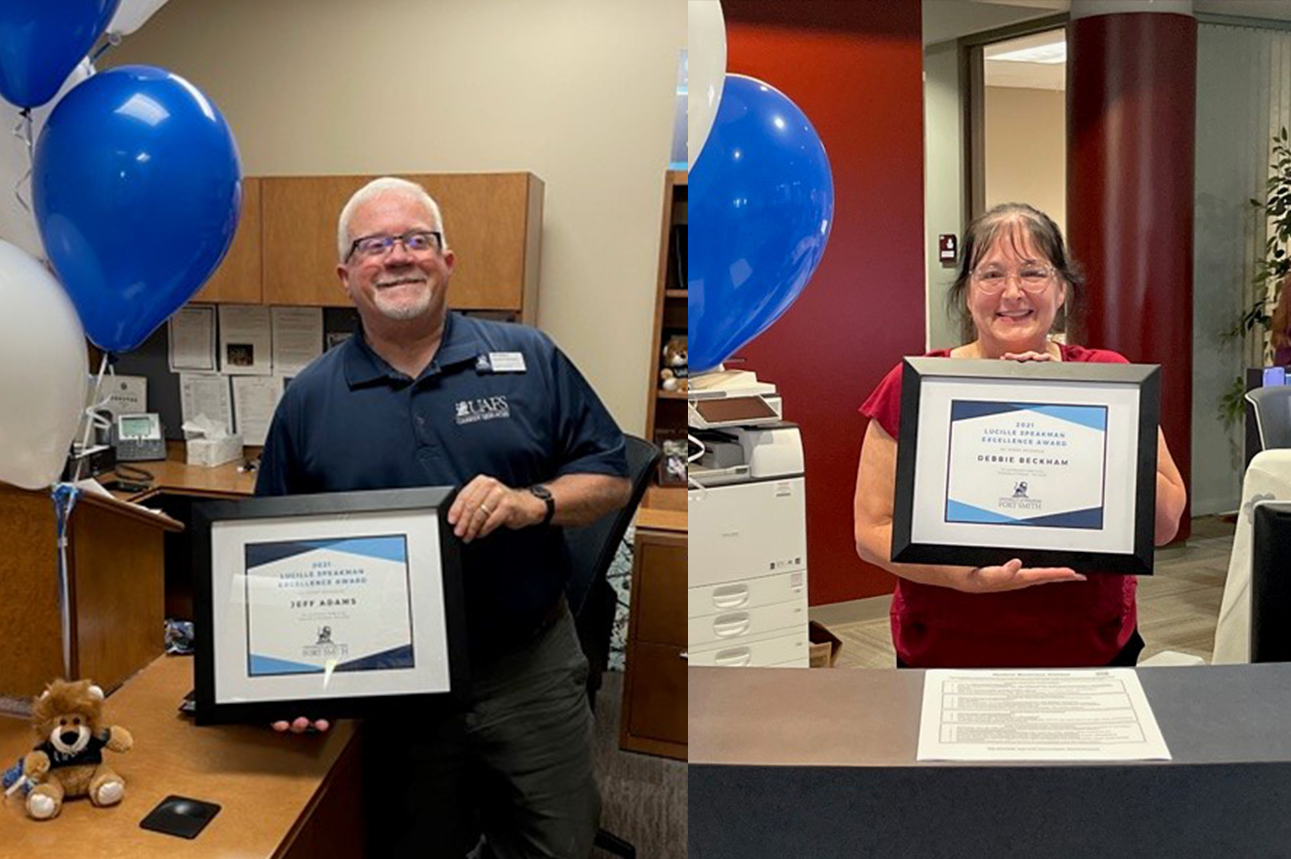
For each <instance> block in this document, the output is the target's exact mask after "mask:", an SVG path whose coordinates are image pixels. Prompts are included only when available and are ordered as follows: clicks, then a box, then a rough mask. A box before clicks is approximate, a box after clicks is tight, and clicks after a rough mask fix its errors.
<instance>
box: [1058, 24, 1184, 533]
mask: <svg viewBox="0 0 1291 859" xmlns="http://www.w3.org/2000/svg"><path fill="white" fill-rule="evenodd" d="M1154 5H1155V8H1156V9H1158V10H1159V9H1160V8H1161V6H1165V5H1167V4H1166V3H1157V4H1154ZM1171 5H1172V8H1180V7H1182V8H1183V9H1184V10H1185V11H1187V10H1188V9H1190V6H1191V3H1183V4H1179V3H1177V2H1176V3H1173V4H1171ZM1133 6H1134V4H1133V3H1132V2H1131V3H1125V2H1122V3H1119V4H1109V3H1098V2H1084V3H1082V2H1081V0H1075V2H1073V3H1072V10H1071V12H1072V20H1071V22H1070V23H1069V24H1068V28H1067V233H1068V240H1069V243H1070V245H1071V250H1072V254H1073V256H1074V257H1075V258H1076V259H1077V260H1078V261H1080V262H1081V263H1082V264H1083V265H1084V267H1085V271H1086V274H1087V276H1088V286H1087V289H1086V294H1085V299H1086V300H1085V319H1084V324H1083V326H1077V328H1076V332H1077V333H1076V337H1077V342H1080V343H1083V344H1085V345H1088V346H1096V347H1101V348H1106V349H1114V350H1116V351H1117V352H1120V353H1121V354H1123V355H1125V356H1126V357H1127V358H1129V359H1130V360H1131V361H1133V362H1135V363H1145V364H1160V365H1161V426H1162V429H1163V431H1164V433H1165V437H1166V442H1167V444H1168V445H1169V448H1170V453H1171V454H1172V455H1173V457H1174V461H1175V462H1176V463H1177V464H1178V465H1179V470H1180V471H1181V472H1182V473H1183V478H1184V482H1185V485H1189V484H1190V481H1191V472H1192V468H1191V459H1192V457H1191V447H1192V263H1193V260H1192V222H1193V148H1194V136H1195V134H1196V131H1195V128H1194V123H1195V116H1196V77H1197V22H1196V20H1195V19H1194V18H1193V17H1192V16H1191V15H1190V14H1176V13H1173V12H1161V11H1153V12H1132V11H1130V12H1121V11H1117V12H1116V13H1115V14H1094V15H1092V16H1090V17H1081V15H1082V12H1090V11H1093V12H1097V11H1100V10H1102V9H1108V8H1111V9H1116V10H1123V9H1130V8H1133ZM1189 516H1190V512H1189V511H1188V510H1185V511H1184V517H1183V521H1182V522H1181V523H1180V528H1179V539H1182V538H1184V537H1187V536H1188V534H1189V531H1190V526H1189V519H1188V517H1189Z"/></svg>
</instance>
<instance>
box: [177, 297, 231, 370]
mask: <svg viewBox="0 0 1291 859" xmlns="http://www.w3.org/2000/svg"><path fill="white" fill-rule="evenodd" d="M166 325H167V326H168V328H167V338H166V339H167V342H168V344H169V345H168V349H167V354H168V358H169V362H170V372H172V373H180V372H185V371H190V372H204V373H213V372H215V371H216V369H218V368H217V367H216V366H215V305H213V304H186V305H184V306H183V307H181V308H180V309H179V310H176V311H175V313H174V314H173V315H172V316H171V317H170V319H169V320H168V321H167V323H166Z"/></svg>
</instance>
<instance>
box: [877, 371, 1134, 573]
mask: <svg viewBox="0 0 1291 859" xmlns="http://www.w3.org/2000/svg"><path fill="white" fill-rule="evenodd" d="M1158 374H1159V368H1158V367H1157V366H1155V365H1140V364H1092V363H1049V362H1026V363H1021V362H1017V361H985V360H982V361H978V360H953V359H950V358H907V359H905V367H904V369H903V371H902V377H901V428H900V437H899V439H898V446H897V473H896V497H895V499H894V504H893V524H892V560H893V561H897V562H901V563H927V564H960V565H966V566H974V567H980V566H988V565H993V564H1003V563H1005V562H1006V561H1008V560H1009V559H1011V558H1020V559H1021V560H1022V563H1023V565H1024V566H1027V567H1071V568H1073V569H1075V570H1077V571H1079V572H1085V573H1095V572H1105V573H1129V574H1133V575H1151V573H1152V562H1153V545H1152V538H1153V533H1154V529H1155V515H1156V461H1157V422H1158V418H1159V414H1160V405H1159V403H1160V381H1159V375H1158Z"/></svg>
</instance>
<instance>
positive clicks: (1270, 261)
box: [1220, 128, 1291, 425]
mask: <svg viewBox="0 0 1291 859" xmlns="http://www.w3.org/2000/svg"><path fill="white" fill-rule="evenodd" d="M1251 205H1252V206H1253V207H1254V208H1255V209H1256V210H1263V214H1264V217H1265V219H1266V223H1267V227H1268V238H1267V239H1266V240H1265V242H1264V256H1263V257H1262V258H1261V259H1259V260H1256V262H1255V274H1254V276H1253V277H1252V278H1251V281H1252V283H1253V284H1254V285H1255V294H1256V296H1261V297H1257V298H1256V299H1255V301H1254V302H1252V304H1251V306H1250V307H1249V308H1248V309H1247V310H1246V312H1245V313H1243V314H1242V315H1241V317H1240V318H1239V319H1238V320H1237V321H1236V322H1235V323H1233V326H1232V327H1231V328H1230V329H1229V330H1228V331H1227V332H1226V334H1227V336H1229V337H1231V338H1237V337H1254V336H1259V337H1260V338H1261V341H1262V345H1263V348H1262V352H1263V354H1264V356H1265V358H1266V360H1267V359H1268V358H1270V357H1271V356H1272V354H1273V347H1272V341H1271V335H1272V332H1271V331H1270V330H1269V321H1270V318H1271V316H1270V308H1272V307H1275V306H1276V305H1277V301H1278V298H1279V295H1280V292H1281V288H1282V282H1283V280H1284V279H1285V278H1286V276H1287V275H1288V274H1289V273H1291V252H1289V251H1291V144H1289V143H1288V138H1287V130H1286V129H1285V128H1283V129H1281V130H1280V131H1279V133H1278V134H1275V135H1274V136H1273V163H1272V164H1271V165H1270V175H1269V178H1268V182H1267V185H1266V187H1265V193H1264V199H1263V200H1257V199H1255V198H1251ZM1257 329H1258V332H1257ZM1245 393H1246V385H1245V383H1244V381H1243V380H1242V378H1241V377H1240V376H1238V377H1236V378H1235V379H1233V384H1232V385H1231V386H1230V387H1229V389H1228V391H1226V392H1225V393H1224V395H1223V396H1222V397H1221V398H1220V412H1221V413H1222V414H1223V416H1224V421H1225V423H1227V424H1229V425H1232V424H1233V423H1236V422H1237V421H1238V420H1240V419H1241V417H1242V415H1243V413H1244V411H1245V401H1244V395H1245Z"/></svg>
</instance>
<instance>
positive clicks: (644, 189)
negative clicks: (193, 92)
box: [100, 0, 686, 433]
mask: <svg viewBox="0 0 1291 859" xmlns="http://www.w3.org/2000/svg"><path fill="white" fill-rule="evenodd" d="M683 6H684V4H683V3H682V2H681V0H614V2H606V0H542V2H535V0H435V2H433V3H432V2H425V0H381V2H366V3H359V2H354V0H220V2H218V3H215V2H210V0H170V2H169V3H168V4H167V5H166V6H165V7H163V8H162V9H161V11H160V12H158V13H157V14H156V16H154V17H153V18H152V20H150V21H149V22H148V23H147V24H146V25H145V26H144V27H143V28H142V29H140V30H139V31H138V32H137V33H135V34H134V35H132V36H129V37H127V39H126V40H125V42H124V43H123V44H122V45H121V46H120V47H118V48H116V49H114V50H113V51H112V52H111V53H110V54H108V55H105V56H104V57H103V60H104V62H103V63H101V64H100V65H101V66H103V65H119V64H122V63H149V64H153V65H159V66H163V67H165V68H167V69H170V70H171V71H174V72H176V73H178V74H180V75H182V76H184V77H186V78H188V79H189V80H190V81H192V82H193V83H194V84H195V85H197V87H198V88H199V89H201V90H202V91H203V92H204V93H206V94H207V96H209V97H210V98H211V99H212V100H213V101H214V102H215V103H216V104H217V105H218V106H219V108H220V110H221V111H222V112H223V113H224V115H225V117H226V118H227V119H228V121H229V123H230V125H231V126H232V127H233V131H234V134H235V135H236V137H237V141H238V148H239V149H240V151H241V154H242V167H243V170H244V171H245V172H246V173H247V174H248V175H265V174H277V175H283V174H316V173H322V174H326V173H380V172H402V171H425V172H471V171H490V170H529V171H532V172H533V173H535V174H537V175H538V176H539V177H540V178H542V180H543V181H544V183H545V184H546V196H545V213H544V227H543V244H542V278H541V286H540V298H539V325H540V326H541V327H542V328H543V329H544V330H546V331H547V332H548V333H550V334H551V335H552V336H553V337H554V338H555V339H556V341H557V342H558V343H559V344H560V345H561V347H562V348H564V350H565V351H566V352H567V353H569V355H570V356H571V357H572V358H573V359H574V361H575V363H577V364H578V366H579V367H580V369H582V371H583V373H584V375H586V376H587V377H588V379H589V380H590V381H591V382H592V384H593V385H594V386H595V387H596V389H597V391H598V392H599V393H600V395H601V397H602V399H604V400H605V403H606V405H607V406H609V408H610V410H611V411H612V412H613V413H614V416H615V417H616V418H617V419H618V421H619V423H620V425H621V426H622V427H623V428H624V429H625V430H627V431H629V432H637V433H640V432H642V431H643V429H644V425H645V405H646V397H647V385H646V381H647V375H648V373H649V372H650V367H651V366H653V364H654V357H653V354H652V353H653V346H652V343H651V334H650V329H651V326H652V324H653V317H654V298H655V296H654V292H655V277H656V271H655V269H656V266H657V261H658V259H657V258H658V250H659V224H660V217H661V206H662V202H663V179H664V171H665V170H666V169H667V166H668V157H669V147H670V143H671V139H672V124H673V106H674V90H675V84H676V73H677V58H678V52H679V51H680V49H681V48H683V47H685V44H686V12H685V9H684V8H683ZM445 220H446V221H447V223H448V226H449V229H450V230H451V227H452V213H451V212H445ZM450 236H451V234H450ZM280 250H281V249H280Z"/></svg>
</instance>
